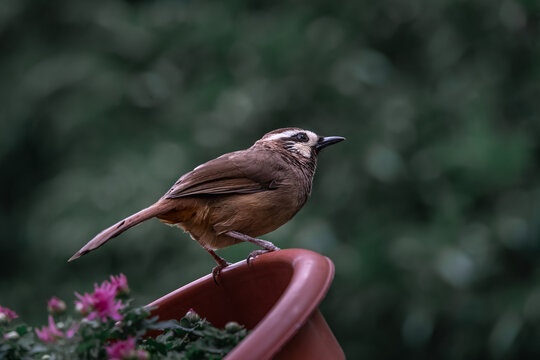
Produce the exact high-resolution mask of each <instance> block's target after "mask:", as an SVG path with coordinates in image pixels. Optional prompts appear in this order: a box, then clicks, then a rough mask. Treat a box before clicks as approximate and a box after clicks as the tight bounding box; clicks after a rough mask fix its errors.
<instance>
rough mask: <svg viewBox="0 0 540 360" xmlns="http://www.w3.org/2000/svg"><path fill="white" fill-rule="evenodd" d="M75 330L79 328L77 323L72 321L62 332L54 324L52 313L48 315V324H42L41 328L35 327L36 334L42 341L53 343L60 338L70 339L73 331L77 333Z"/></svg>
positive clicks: (73, 333)
mask: <svg viewBox="0 0 540 360" xmlns="http://www.w3.org/2000/svg"><path fill="white" fill-rule="evenodd" d="M77 330H79V324H77V323H74V324H73V325H71V327H70V328H69V329H68V330H67V331H66V332H65V333H63V332H62V331H60V330H59V329H58V327H57V326H56V323H55V322H54V318H53V317H52V315H49V326H43V327H42V328H41V330H40V329H36V334H37V336H38V338H39V339H40V340H41V341H43V342H44V343H54V342H56V341H57V340H58V339H62V338H66V339H71V338H72V337H73V336H74V335H75V333H77Z"/></svg>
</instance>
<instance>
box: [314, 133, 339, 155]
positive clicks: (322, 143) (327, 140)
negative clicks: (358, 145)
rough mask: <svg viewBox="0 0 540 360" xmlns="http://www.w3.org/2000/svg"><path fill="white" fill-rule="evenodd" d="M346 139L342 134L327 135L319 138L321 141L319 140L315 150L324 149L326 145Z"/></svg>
mask: <svg viewBox="0 0 540 360" xmlns="http://www.w3.org/2000/svg"><path fill="white" fill-rule="evenodd" d="M343 140H345V138H344V137H341V136H327V137H321V138H319V141H318V142H317V145H315V150H317V151H320V150H322V149H324V148H325V147H327V146H329V145H332V144H336V143H338V142H341V141H343Z"/></svg>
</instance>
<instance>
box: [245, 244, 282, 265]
mask: <svg viewBox="0 0 540 360" xmlns="http://www.w3.org/2000/svg"><path fill="white" fill-rule="evenodd" d="M277 250H279V248H278V247H277V246H274V248H273V249H264V250H254V251H252V252H250V253H249V255H248V257H247V259H246V262H247V264H248V265H251V263H252V261H253V259H255V258H256V257H257V256H259V255H262V254H266V253H268V252H272V251H277Z"/></svg>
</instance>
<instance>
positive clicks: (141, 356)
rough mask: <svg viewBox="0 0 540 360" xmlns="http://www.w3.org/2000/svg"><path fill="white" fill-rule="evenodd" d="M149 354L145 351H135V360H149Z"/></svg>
mask: <svg viewBox="0 0 540 360" xmlns="http://www.w3.org/2000/svg"><path fill="white" fill-rule="evenodd" d="M149 359H150V354H149V353H148V351H146V350H137V360H149Z"/></svg>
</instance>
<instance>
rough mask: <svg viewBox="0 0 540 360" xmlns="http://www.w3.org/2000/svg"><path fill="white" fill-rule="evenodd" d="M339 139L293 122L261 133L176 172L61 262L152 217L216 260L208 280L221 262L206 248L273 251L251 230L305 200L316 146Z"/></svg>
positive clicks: (274, 222)
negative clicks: (147, 201)
mask: <svg viewBox="0 0 540 360" xmlns="http://www.w3.org/2000/svg"><path fill="white" fill-rule="evenodd" d="M343 140H345V138H343V137H339V136H330V137H322V136H318V135H317V134H315V133H313V132H311V131H308V130H302V129H299V128H284V129H278V130H274V131H271V132H269V133H268V134H266V135H264V136H263V137H262V138H261V139H260V140H258V141H257V142H255V144H254V145H253V146H251V147H250V148H249V149H246V150H240V151H235V152H232V153H228V154H225V155H222V156H220V157H218V158H216V159H214V160H210V161H208V162H206V163H204V164H202V165H200V166H198V167H196V168H195V169H193V170H192V171H190V172H188V173H187V174H185V175H184V176H182V177H181V178H180V179H178V181H177V182H176V183H175V184H174V185H173V187H172V188H171V189H170V190H169V191H167V193H166V194H165V195H163V197H161V199H159V200H158V201H157V202H156V203H155V204H153V205H151V206H149V207H147V208H146V209H143V210H141V211H139V212H138V213H136V214H133V215H131V216H129V217H127V218H125V219H124V220H122V221H120V222H118V223H117V224H114V225H113V226H111V227H109V228H108V229H105V230H103V231H102V232H100V233H99V234H98V235H96V236H95V237H94V238H93V239H92V240H90V241H89V242H88V243H87V244H86V245H85V246H83V247H82V248H81V249H80V250H79V251H77V253H75V255H73V256H72V257H71V258H70V259H69V261H72V260H75V259H77V258H79V257H81V256H82V255H84V254H86V253H88V252H90V251H92V250H94V249H97V248H98V247H100V246H101V245H103V244H105V243H106V242H107V241H109V240H110V239H112V238H113V237H116V236H118V235H119V234H121V233H122V232H124V231H126V230H127V229H129V228H131V227H132V226H135V225H137V224H139V223H141V222H143V221H145V220H148V219H150V218H153V217H157V218H158V219H159V220H161V221H162V222H164V223H167V224H171V225H178V226H179V227H181V228H182V229H184V231H186V232H189V234H190V235H191V237H192V238H193V239H194V240H196V241H197V242H198V243H199V244H200V245H201V246H202V247H203V248H204V249H205V250H206V251H208V252H209V253H210V255H212V257H213V258H214V259H215V260H216V262H217V264H218V265H217V266H216V267H215V268H214V269H213V270H212V273H213V275H214V279H215V278H216V276H218V275H219V273H220V271H221V269H223V268H224V267H226V266H227V265H229V263H228V262H227V261H225V260H224V259H223V258H221V257H220V256H218V255H217V254H216V253H215V251H214V250H216V249H221V248H224V247H227V246H230V245H233V244H236V243H239V242H242V241H247V242H251V243H254V244H256V245H258V246H260V247H262V248H263V249H264V250H256V251H253V252H252V253H251V254H250V255H249V256H248V262H249V260H250V259H251V258H253V257H255V256H257V255H259V254H261V253H264V252H267V251H275V250H279V248H278V247H276V246H275V245H274V244H272V243H271V242H269V241H265V240H261V239H257V238H256V237H258V236H261V235H264V234H267V233H269V232H271V231H274V230H276V229H277V228H278V227H280V226H281V225H283V224H285V223H286V222H287V221H289V220H290V219H291V218H292V217H293V216H294V215H295V214H296V213H297V212H298V211H299V210H300V209H301V208H302V207H303V206H304V204H305V203H306V201H307V199H308V197H309V195H310V193H311V184H312V181H313V175H314V174H315V168H316V165H317V156H318V154H319V151H320V150H322V149H323V148H325V147H327V146H328V145H332V144H335V143H338V142H340V141H343Z"/></svg>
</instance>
